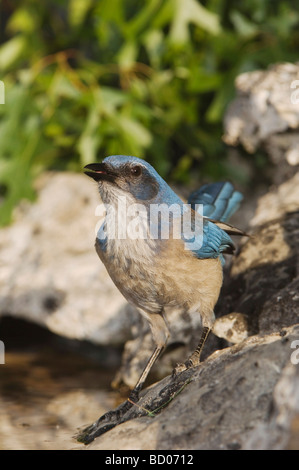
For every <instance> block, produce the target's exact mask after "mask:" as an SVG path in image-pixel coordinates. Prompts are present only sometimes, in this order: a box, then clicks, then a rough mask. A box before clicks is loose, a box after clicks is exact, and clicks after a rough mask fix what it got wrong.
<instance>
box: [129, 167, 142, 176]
mask: <svg viewBox="0 0 299 470" xmlns="http://www.w3.org/2000/svg"><path fill="white" fill-rule="evenodd" d="M131 175H132V176H140V175H141V167H140V166H138V165H136V166H132V168H131Z"/></svg>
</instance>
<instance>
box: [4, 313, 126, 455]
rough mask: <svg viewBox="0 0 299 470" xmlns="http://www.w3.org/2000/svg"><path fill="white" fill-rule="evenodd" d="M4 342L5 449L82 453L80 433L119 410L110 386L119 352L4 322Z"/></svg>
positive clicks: (36, 328)
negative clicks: (75, 451) (84, 428)
mask: <svg viewBox="0 0 299 470" xmlns="http://www.w3.org/2000/svg"><path fill="white" fill-rule="evenodd" d="M7 323H8V324H9V326H7ZM0 339H1V340H2V341H4V343H5V364H1V365H0V449H1V450H17V449H21V450H29V449H34V450H35V449H38V450H43V449H45V450H46V449H48V450H49V449H78V448H79V449H80V448H82V447H83V446H82V444H79V443H78V442H77V441H76V440H75V439H74V437H73V436H74V435H75V434H76V432H77V431H78V429H79V428H80V427H84V426H85V425H87V424H90V423H92V422H93V421H95V420H96V419H97V418H98V417H99V416H101V415H102V414H103V413H104V412H106V411H107V410H108V409H111V408H114V407H115V406H116V405H117V404H118V403H117V400H118V398H119V397H118V394H116V393H115V392H112V391H111V388H110V383H111V380H112V379H113V376H114V373H115V371H116V368H117V363H118V361H119V357H120V356H119V352H117V351H113V350H111V351H109V352H107V351H104V350H101V349H100V348H96V347H94V346H91V345H87V344H85V345H84V344H82V343H79V342H73V341H68V340H63V339H61V338H59V337H56V336H55V335H51V334H49V333H48V332H45V331H43V330H42V329H41V328H38V327H32V326H31V325H26V323H25V322H19V321H11V320H8V321H7V320H5V321H3V320H1V322H0Z"/></svg>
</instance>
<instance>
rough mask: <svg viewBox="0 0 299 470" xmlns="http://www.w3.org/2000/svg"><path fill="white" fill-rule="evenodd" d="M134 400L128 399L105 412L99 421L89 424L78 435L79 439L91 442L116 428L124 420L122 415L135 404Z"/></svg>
mask: <svg viewBox="0 0 299 470" xmlns="http://www.w3.org/2000/svg"><path fill="white" fill-rule="evenodd" d="M133 404H134V403H133V402H132V401H131V400H130V399H128V400H126V401H125V402H124V403H122V405H120V406H119V407H118V408H116V409H115V410H112V411H108V412H107V413H105V414H103V416H101V417H100V418H99V419H98V420H97V421H95V422H94V423H93V424H91V425H90V426H87V427H86V428H85V429H83V430H82V431H81V432H79V433H78V434H77V436H76V439H77V441H79V442H83V443H84V444H90V442H92V441H93V440H94V439H95V438H96V437H98V436H101V435H102V434H104V433H105V432H107V431H109V430H110V429H112V428H114V427H115V426H117V425H118V424H120V422H121V421H122V417H123V416H124V415H125V413H126V412H127V411H128V410H129V409H130V408H131V407H132V406H133Z"/></svg>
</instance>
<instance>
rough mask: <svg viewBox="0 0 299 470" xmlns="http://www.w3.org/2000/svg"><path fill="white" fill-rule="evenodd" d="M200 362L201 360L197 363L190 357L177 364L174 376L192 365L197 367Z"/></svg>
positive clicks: (173, 372)
mask: <svg viewBox="0 0 299 470" xmlns="http://www.w3.org/2000/svg"><path fill="white" fill-rule="evenodd" d="M198 364H199V361H198V362H197V363H196V364H195V363H194V361H192V359H191V358H189V359H188V360H187V361H186V362H183V363H179V364H177V365H176V366H175V368H174V369H173V371H172V377H176V376H177V375H178V374H181V373H182V372H184V370H187V369H191V368H192V367H196V366H197V365H198Z"/></svg>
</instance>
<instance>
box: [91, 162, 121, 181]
mask: <svg viewBox="0 0 299 470" xmlns="http://www.w3.org/2000/svg"><path fill="white" fill-rule="evenodd" d="M84 170H85V171H84V173H85V174H86V175H87V176H90V177H91V178H93V179H94V180H95V181H102V180H106V181H113V180H114V176H115V174H114V173H113V172H112V171H111V169H109V167H108V165H106V164H105V163H90V164H89V165H86V166H85V167H84ZM86 170H91V171H86Z"/></svg>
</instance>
